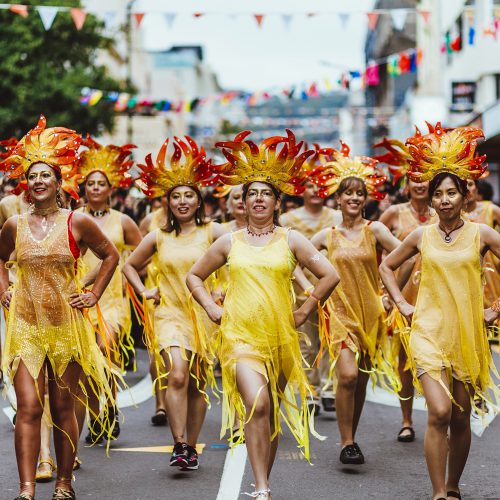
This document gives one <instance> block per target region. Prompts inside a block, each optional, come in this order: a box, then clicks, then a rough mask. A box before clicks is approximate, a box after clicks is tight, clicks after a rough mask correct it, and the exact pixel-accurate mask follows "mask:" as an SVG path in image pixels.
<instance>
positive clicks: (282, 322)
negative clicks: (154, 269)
mask: <svg viewBox="0 0 500 500" xmlns="http://www.w3.org/2000/svg"><path fill="white" fill-rule="evenodd" d="M288 234H289V230H287V229H284V228H281V227H277V228H276V230H275V235H274V237H273V238H272V239H271V241H270V242H268V243H267V244H266V245H265V246H263V247H256V246H252V245H250V244H248V243H247V241H246V236H245V235H246V230H244V229H243V230H240V231H237V232H234V233H232V244H231V250H230V252H229V255H228V259H227V263H228V265H229V288H228V290H227V295H226V300H225V302H224V313H223V316H222V321H221V326H220V335H219V349H218V355H219V356H218V357H219V360H220V363H221V367H222V389H223V390H222V393H223V408H222V428H221V438H222V436H224V434H225V433H226V432H227V431H229V432H230V434H231V442H232V441H233V439H234V438H235V437H236V436H235V435H234V434H233V431H232V428H233V425H234V423H235V422H237V421H240V422H245V419H246V415H245V407H244V405H243V400H242V398H241V396H240V394H239V392H238V387H237V385H236V364H237V363H245V364H248V365H249V366H250V368H252V369H253V370H255V371H257V372H258V373H260V374H262V375H263V376H264V377H265V378H266V379H267V380H268V383H269V388H270V393H271V397H272V403H273V407H274V415H273V416H272V418H273V419H274V426H275V427H274V428H275V432H274V434H273V436H272V437H273V438H274V436H275V435H277V434H278V433H280V432H281V420H284V421H285V422H286V424H287V425H288V427H289V428H290V430H291V432H292V434H293V435H294V437H295V439H296V440H297V442H298V444H299V447H300V448H301V449H302V451H303V453H304V455H305V457H306V458H307V459H309V434H308V430H309V419H310V415H309V412H308V408H307V402H306V398H308V397H312V393H311V390H310V388H309V385H308V383H307V378H306V375H305V372H304V369H303V368H302V359H301V354H300V349H299V339H298V334H297V331H296V329H295V327H294V320H293V314H292V273H293V270H294V269H295V265H296V260H295V257H294V255H293V254H292V252H291V250H290V247H289V245H288ZM281 374H284V375H285V377H286V378H287V380H288V386H287V388H286V390H285V391H284V392H283V391H280V390H279V388H278V379H279V377H280V375H281ZM263 389H264V390H267V389H265V386H264V387H263ZM297 395H298V401H297V399H296V398H297ZM280 401H281V407H280ZM249 418H251V414H250V416H249ZM311 430H312V424H311ZM242 440H243V435H241V436H239V440H238V442H241V441H242Z"/></svg>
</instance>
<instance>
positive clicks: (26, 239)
mask: <svg viewBox="0 0 500 500" xmlns="http://www.w3.org/2000/svg"><path fill="white" fill-rule="evenodd" d="M69 214H70V212H69V211H67V210H60V211H59V213H58V215H57V216H56V219H55V222H54V224H53V226H52V228H51V229H50V230H49V232H48V233H47V235H46V236H45V237H44V238H43V239H41V240H37V239H35V237H34V236H33V234H32V232H31V229H30V226H29V222H28V221H29V218H30V216H29V215H28V214H23V215H20V216H19V217H18V219H17V236H16V254H17V273H16V281H15V283H14V288H13V295H12V300H11V305H10V309H9V311H8V317H7V330H6V339H5V348H4V352H3V366H2V367H3V370H4V372H5V373H6V374H7V375H8V377H9V379H10V380H11V381H12V380H13V379H14V377H15V374H16V371H17V368H18V366H19V363H20V361H21V360H22V361H23V363H24V365H25V366H26V368H27V369H28V371H29V373H30V375H31V376H32V377H33V378H34V379H36V378H37V377H38V375H39V373H40V370H41V369H42V367H43V366H44V363H45V361H46V360H47V361H48V362H49V363H50V364H51V366H52V368H53V371H54V373H56V374H57V375H58V376H62V375H63V374H64V372H65V371H66V368H67V366H68V364H69V363H70V362H73V361H74V362H76V363H78V364H79V365H81V367H82V369H83V372H84V373H85V374H86V375H87V376H88V377H90V378H91V379H92V384H91V385H92V387H93V389H94V390H95V392H96V393H97V394H98V395H100V396H102V395H105V396H106V398H107V399H108V400H109V401H111V402H113V401H114V397H113V394H112V391H111V389H110V386H109V383H108V381H109V379H110V376H111V373H110V372H111V368H110V363H109V362H108V361H107V360H106V359H105V358H104V356H103V355H102V354H101V352H100V350H99V348H98V346H97V344H96V341H95V335H94V330H93V328H92V325H91V324H90V322H89V321H88V320H87V318H86V317H85V316H84V314H83V313H82V312H81V311H79V310H77V309H74V308H72V307H71V306H70V305H69V296H70V294H72V293H74V292H77V291H78V290H79V285H78V283H77V277H76V276H77V266H78V265H79V262H78V261H77V260H76V259H75V257H74V255H73V253H72V251H71V248H70V244H69V236H68V217H69Z"/></svg>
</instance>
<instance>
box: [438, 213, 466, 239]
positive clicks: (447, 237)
mask: <svg viewBox="0 0 500 500" xmlns="http://www.w3.org/2000/svg"><path fill="white" fill-rule="evenodd" d="M464 224H465V222H464V221H463V220H462V219H460V222H459V223H458V225H457V226H456V227H454V228H453V229H452V230H451V231H446V229H444V228H443V227H442V226H441V224H439V229H441V231H443V233H444V241H446V243H450V241H451V233H453V232H454V231H456V230H457V229H460V228H461V227H462V226H463V225H464Z"/></svg>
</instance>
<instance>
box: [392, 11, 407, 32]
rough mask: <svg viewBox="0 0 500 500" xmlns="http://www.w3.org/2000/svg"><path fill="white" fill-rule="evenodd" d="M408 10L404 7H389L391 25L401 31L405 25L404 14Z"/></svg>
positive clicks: (405, 14)
mask: <svg viewBox="0 0 500 500" xmlns="http://www.w3.org/2000/svg"><path fill="white" fill-rule="evenodd" d="M407 14H408V11H407V10H406V9H391V18H392V25H393V26H394V27H395V28H396V29H397V30H398V31H401V30H402V29H403V28H404V27H405V23H406V16H407Z"/></svg>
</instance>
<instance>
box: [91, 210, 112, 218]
mask: <svg viewBox="0 0 500 500" xmlns="http://www.w3.org/2000/svg"><path fill="white" fill-rule="evenodd" d="M87 211H88V213H89V214H90V215H92V217H97V218H98V219H100V218H102V217H104V216H105V215H106V214H108V213H109V208H105V209H104V210H91V209H90V208H89V207H87Z"/></svg>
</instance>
